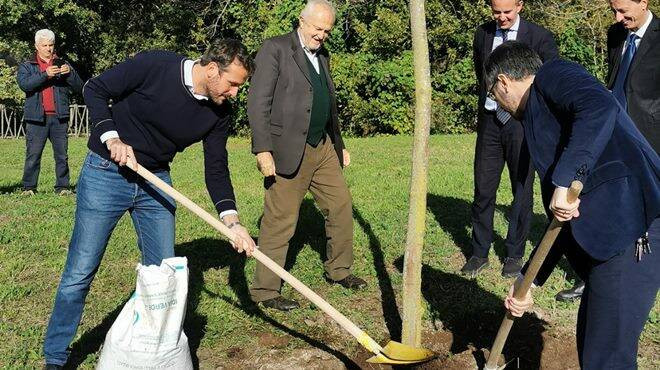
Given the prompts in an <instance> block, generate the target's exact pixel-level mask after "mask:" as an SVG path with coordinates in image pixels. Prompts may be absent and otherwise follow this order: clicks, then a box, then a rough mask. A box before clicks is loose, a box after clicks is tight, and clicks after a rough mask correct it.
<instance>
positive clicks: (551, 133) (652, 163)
mask: <svg viewBox="0 0 660 370" xmlns="http://www.w3.org/2000/svg"><path fill="white" fill-rule="evenodd" d="M541 64H542V63H541V60H540V58H539V57H538V55H537V54H536V53H535V52H534V51H533V50H531V49H530V48H529V47H528V46H526V45H524V44H521V43H517V42H511V43H506V44H504V45H502V46H500V47H499V48H497V49H496V50H495V51H493V53H492V54H491V56H490V58H489V60H488V62H487V64H486V69H485V75H486V77H485V80H486V81H487V82H488V83H489V84H490V85H491V86H493V87H492V88H491V90H490V91H489V94H490V95H491V96H493V97H494V98H495V100H496V101H497V102H498V103H499V104H500V106H501V107H502V108H503V109H505V110H506V111H507V112H510V113H512V114H513V115H514V116H516V117H518V118H520V119H522V121H523V127H524V129H525V137H526V139H527V145H528V147H529V152H530V155H531V158H532V162H533V163H534V167H535V168H536V170H537V172H538V174H539V177H540V180H541V192H542V196H543V202H544V205H545V207H546V209H547V210H548V211H549V212H551V213H552V215H554V217H556V218H557V219H558V220H559V221H564V222H565V224H564V226H563V228H562V231H561V233H560V234H559V236H558V238H557V240H556V242H555V244H554V246H553V247H552V249H551V250H550V253H549V254H548V256H547V258H546V259H545V262H544V264H543V266H542V268H541V271H539V274H538V275H537V279H536V283H537V284H538V285H540V284H543V283H544V282H545V280H546V279H547V277H548V275H549V274H550V272H551V271H552V269H553V268H554V266H555V265H556V264H557V262H558V260H559V259H560V258H561V255H562V254H565V255H566V257H567V259H568V261H569V263H571V265H572V266H573V268H574V269H575V271H576V272H577V273H578V274H579V275H580V277H581V278H582V279H583V280H584V281H585V282H586V288H585V292H584V296H583V297H582V301H581V303H580V310H579V312H578V321H577V331H576V333H577V347H578V355H579V360H580V367H581V368H582V369H605V368H616V369H635V368H636V367H637V346H638V341H639V336H640V334H641V332H642V330H643V328H644V324H645V322H646V319H647V318H648V315H649V312H650V311H651V308H652V307H653V304H654V301H655V297H656V294H657V292H658V287H660V270H659V269H658V265H659V264H660V256H659V255H658V253H650V247H649V246H657V245H658V244H660V221H659V220H658V219H657V217H658V216H659V215H660V177H659V176H658V174H660V157H658V155H657V153H656V152H655V151H654V150H653V148H652V147H651V145H650V144H649V143H648V142H647V141H646V140H645V139H644V137H643V136H642V134H641V133H640V132H639V130H638V129H637V128H636V127H635V124H634V123H633V121H632V120H631V119H630V117H629V116H628V114H627V113H626V112H625V110H624V109H623V108H622V107H621V106H620V105H619V104H617V103H616V98H615V97H614V96H613V95H612V94H610V93H609V92H608V91H607V90H606V89H605V87H604V86H603V85H602V84H601V83H600V82H599V81H598V80H596V78H594V77H593V76H591V75H590V74H589V73H588V72H587V71H586V70H585V69H584V68H583V67H581V66H580V65H578V64H576V63H573V62H568V61H565V60H560V59H557V60H553V61H550V62H548V63H545V64H543V66H541ZM573 180H579V181H582V182H583V183H584V189H583V190H582V194H581V196H580V199H579V200H578V201H576V202H574V203H568V201H567V199H566V196H567V189H568V186H569V185H570V184H571V182H572V181H573ZM523 270H524V269H523ZM519 281H521V279H519V280H518V282H519ZM512 295H513V286H512V289H511V291H510V293H509V296H508V297H507V298H506V301H505V305H506V307H507V308H508V309H509V311H511V313H512V314H514V315H515V316H520V315H522V314H523V313H524V311H525V310H526V309H528V308H529V307H531V304H532V300H531V294H528V296H527V297H526V298H525V299H523V300H517V299H515V298H513V296H512Z"/></svg>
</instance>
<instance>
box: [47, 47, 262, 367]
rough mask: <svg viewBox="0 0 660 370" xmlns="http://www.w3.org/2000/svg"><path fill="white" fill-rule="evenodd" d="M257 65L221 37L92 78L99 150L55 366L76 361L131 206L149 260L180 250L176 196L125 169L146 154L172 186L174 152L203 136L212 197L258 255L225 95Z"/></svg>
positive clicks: (70, 261) (88, 174)
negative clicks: (89, 301)
mask: <svg viewBox="0 0 660 370" xmlns="http://www.w3.org/2000/svg"><path fill="white" fill-rule="evenodd" d="M252 69H253V62H252V60H251V57H250V56H249V55H248V53H247V50H246V49H245V47H244V46H243V45H242V44H241V43H240V42H238V41H236V40H216V41H214V42H213V43H212V44H211V46H210V47H209V49H208V50H207V51H206V52H205V53H204V55H203V56H202V58H201V59H200V60H196V61H193V60H190V59H187V58H186V57H183V56H180V55H177V54H175V53H171V52H167V51H148V52H142V53H139V54H137V55H136V56H135V57H133V58H131V59H129V60H127V61H125V62H123V63H120V64H118V65H117V66H115V67H113V68H111V69H109V70H107V71H106V72H104V73H102V74H101V75H99V76H98V77H96V78H93V79H90V80H89V81H88V83H87V84H86V85H85V87H84V89H83V95H84V97H85V102H86V104H87V107H88V109H89V114H90V119H91V122H92V129H91V134H90V138H89V142H88V147H89V150H90V151H89V153H88V155H87V158H86V159H85V163H84V165H83V168H82V170H81V172H80V178H79V180H78V187H77V190H78V191H77V204H76V216H75V225H74V228H73V235H72V237H71V243H70V244H69V252H68V255H67V261H66V265H65V266H64V272H63V273H62V278H61V281H60V285H59V287H58V289H57V295H56V297H55V305H54V308H53V313H52V315H51V318H50V322H49V324H48V329H47V332H46V337H45V341H44V355H45V359H46V369H60V368H62V367H63V366H64V364H65V363H66V361H67V359H68V355H69V351H67V347H68V346H69V344H70V343H71V341H72V340H73V337H74V335H75V333H76V330H77V328H78V325H79V323H80V318H81V315H82V311H83V306H84V304H85V297H86V296H87V293H88V292H89V287H90V285H91V283H92V280H93V279H94V274H95V273H96V271H97V270H98V267H99V265H100V263H101V259H102V257H103V253H104V251H105V248H106V245H107V242H108V239H109V238H110V234H111V233H112V230H113V229H114V227H115V225H116V224H117V222H118V221H119V219H120V218H121V217H122V215H123V214H124V213H125V212H126V211H128V212H129V213H130V215H131V218H132V219H133V224H134V226H135V230H136V232H137V236H138V247H139V249H140V252H141V254H142V261H141V263H142V264H143V265H152V264H160V262H161V260H162V259H165V258H169V257H173V256H174V212H175V208H176V206H175V203H174V200H173V199H172V198H171V197H169V196H168V195H166V194H164V193H163V192H161V191H160V190H158V189H157V188H155V187H154V186H152V185H151V184H149V183H148V182H146V181H145V180H143V179H142V178H140V177H139V176H138V175H137V174H135V173H134V172H133V171H132V170H131V169H129V168H126V167H125V166H131V167H132V168H135V167H134V166H135V162H136V161H137V163H139V164H140V165H142V166H144V167H145V168H147V169H148V170H150V171H152V172H154V173H155V174H156V176H158V177H159V178H160V179H162V180H163V181H165V182H166V183H168V184H171V180H170V176H169V163H170V162H171V161H172V159H173V158H174V155H175V154H176V153H177V152H181V151H183V150H184V149H185V148H186V147H188V146H190V145H192V144H193V143H195V142H198V141H200V140H202V141H203V147H204V166H205V178H206V187H207V189H208V191H209V194H210V195H211V199H212V200H213V203H214V204H215V207H216V209H217V211H218V212H219V214H220V218H221V219H222V221H223V222H224V224H225V225H227V226H228V227H229V228H231V229H232V231H234V232H235V233H236V234H237V235H238V238H237V240H235V241H234V243H233V246H234V248H235V249H236V250H237V251H239V252H243V251H245V252H246V253H247V254H248V255H250V254H251V252H252V251H253V249H254V247H255V244H254V241H253V240H252V238H251V237H250V235H249V233H248V232H247V230H246V229H245V228H244V227H243V226H242V225H241V224H240V221H239V218H238V213H237V211H236V209H237V207H236V200H235V197H234V192H233V188H232V185H231V179H230V176H229V168H228V165H227V149H226V147H225V145H226V142H227V136H228V129H229V123H230V120H231V108H230V107H229V104H228V103H225V100H226V99H227V98H230V97H234V96H236V93H237V91H238V88H239V87H240V86H241V85H242V84H243V83H244V82H245V81H246V80H247V78H248V76H249V74H250V73H251V72H252ZM109 103H110V104H111V106H110V105H109Z"/></svg>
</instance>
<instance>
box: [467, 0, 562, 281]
mask: <svg viewBox="0 0 660 370" xmlns="http://www.w3.org/2000/svg"><path fill="white" fill-rule="evenodd" d="M490 6H491V10H492V13H493V18H494V20H492V21H490V22H487V23H484V24H482V25H481V26H479V28H478V29H477V32H476V34H475V36H474V47H473V53H474V54H473V59H474V68H475V71H476V73H477V81H478V84H479V103H478V117H477V143H476V150H475V155H474V201H473V203H472V256H471V257H470V258H469V259H468V261H467V263H466V264H465V266H463V268H462V269H461V272H462V273H463V274H465V275H468V276H471V277H474V276H476V275H477V274H478V273H479V272H480V271H481V270H482V269H484V268H485V267H487V266H488V251H489V250H490V246H491V243H492V241H493V216H494V213H495V195H496V193H497V188H498V186H499V183H500V178H501V175H502V170H503V169H504V165H505V164H506V166H507V168H508V170H509V179H510V180H511V191H512V193H513V202H512V204H511V212H510V214H509V229H508V231H507V236H506V240H505V242H504V244H505V246H506V252H507V257H506V259H505V261H504V266H503V268H502V275H503V276H505V277H513V276H516V275H517V274H518V272H519V271H520V268H521V267H522V257H523V255H524V253H525V240H526V238H527V233H528V232H529V225H530V220H531V215H532V193H533V183H534V171H533V170H532V168H531V165H530V162H529V153H528V152H527V149H526V148H525V145H524V135H523V129H522V126H521V125H520V122H519V121H518V120H517V119H515V118H513V117H511V115H510V114H509V113H507V112H506V111H504V110H502V109H500V108H499V107H498V105H497V103H496V102H494V101H493V100H491V99H489V98H487V97H486V92H487V91H488V88H489V87H490V86H487V85H486V83H485V81H484V78H483V77H484V75H483V69H484V65H485V63H486V59H487V58H488V55H490V53H491V51H492V50H493V49H495V48H496V47H497V46H499V45H501V44H502V43H503V42H506V41H509V40H517V41H520V42H522V43H524V44H526V45H529V46H530V47H531V48H532V49H533V50H535V51H536V52H537V53H538V54H539V55H540V56H541V59H542V60H543V61H547V60H550V59H553V58H555V57H557V56H558V55H559V51H558V50H557V46H556V45H555V41H554V39H553V38H552V34H551V33H550V32H549V31H548V30H546V29H544V28H542V27H540V26H538V25H536V24H534V23H531V22H528V21H526V20H524V19H522V18H521V17H520V14H519V13H520V11H521V10H522V7H523V2H522V0H492V1H491V2H490Z"/></svg>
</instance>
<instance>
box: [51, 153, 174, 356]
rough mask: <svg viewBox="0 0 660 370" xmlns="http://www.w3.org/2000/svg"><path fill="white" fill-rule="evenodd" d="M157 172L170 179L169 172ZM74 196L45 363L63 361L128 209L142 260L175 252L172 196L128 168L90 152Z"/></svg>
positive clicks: (155, 259) (151, 261)
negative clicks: (72, 219) (73, 212)
mask: <svg viewBox="0 0 660 370" xmlns="http://www.w3.org/2000/svg"><path fill="white" fill-rule="evenodd" d="M156 176H158V177H159V178H160V179H161V180H163V181H165V182H166V183H168V184H171V180H170V176H169V173H168V172H157V173H156ZM76 201H77V204H76V216H75V225H74V227H73V235H72V236H71V242H70V244H69V252H68V255H67V259H66V264H65V266H64V272H62V278H61V280H60V285H59V287H58V289H57V294H56V296H55V305H54V307H53V313H52V314H51V317H50V322H49V323H48V329H47V331H46V337H45V340H44V355H45V358H46V363H47V364H54V365H64V364H65V363H66V361H67V358H68V356H69V351H68V350H67V347H68V346H69V344H70V343H71V341H72V340H73V337H74V335H75V334H76V330H77V329H78V325H79V324H80V318H81V316H82V311H83V307H84V305H85V297H86V296H87V293H88V292H89V287H90V285H91V283H92V280H93V279H94V275H95V274H96V271H97V270H98V268H99V265H100V263H101V259H102V258H103V253H104V252H105V248H106V245H107V243H108V239H110V234H111V233H112V230H113V229H114V228H115V226H116V225H117V222H118V221H119V219H120V218H121V217H122V215H123V214H124V213H126V211H128V212H130V215H131V218H132V219H133V225H134V226H135V231H136V232H137V237H138V247H139V248H140V252H141V253H142V264H143V265H151V264H160V262H161V260H162V259H164V258H169V257H173V256H174V212H175V209H176V206H175V203H174V200H173V199H172V198H171V197H169V196H167V195H166V194H164V193H162V192H161V191H159V190H157V189H156V188H155V187H153V186H152V185H151V184H149V183H148V182H146V181H145V180H143V179H142V178H139V176H138V175H137V174H135V173H133V171H131V170H130V169H128V168H120V167H119V166H118V165H117V164H116V163H114V162H112V161H108V160H106V159H103V158H102V157H100V156H98V155H97V154H94V153H92V152H90V153H89V154H88V155H87V157H86V158H85V163H84V165H83V168H82V170H81V172H80V178H79V179H78V187H77V195H76ZM132 273H133V271H132V270H129V271H126V274H132Z"/></svg>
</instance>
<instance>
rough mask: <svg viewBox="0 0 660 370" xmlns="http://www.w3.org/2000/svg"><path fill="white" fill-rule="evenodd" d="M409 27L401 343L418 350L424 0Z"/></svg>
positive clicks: (426, 86)
mask: <svg viewBox="0 0 660 370" xmlns="http://www.w3.org/2000/svg"><path fill="white" fill-rule="evenodd" d="M410 26H411V27H410V28H411V31H412V46H413V60H414V68H415V71H414V76H415V137H414V143H413V156H412V157H413V161H412V175H411V179H410V209H409V211H408V233H407V237H406V252H405V256H404V263H403V328H402V342H403V343H404V344H407V345H410V346H414V347H419V346H420V344H421V340H422V333H421V331H422V314H423V310H424V307H423V305H422V295H421V286H422V250H423V246H424V234H425V222H426V193H427V182H428V154H429V153H428V152H429V131H430V125H431V92H432V89H431V71H430V70H431V67H430V63H429V47H428V39H427V36H426V13H425V9H424V0H410Z"/></svg>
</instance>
